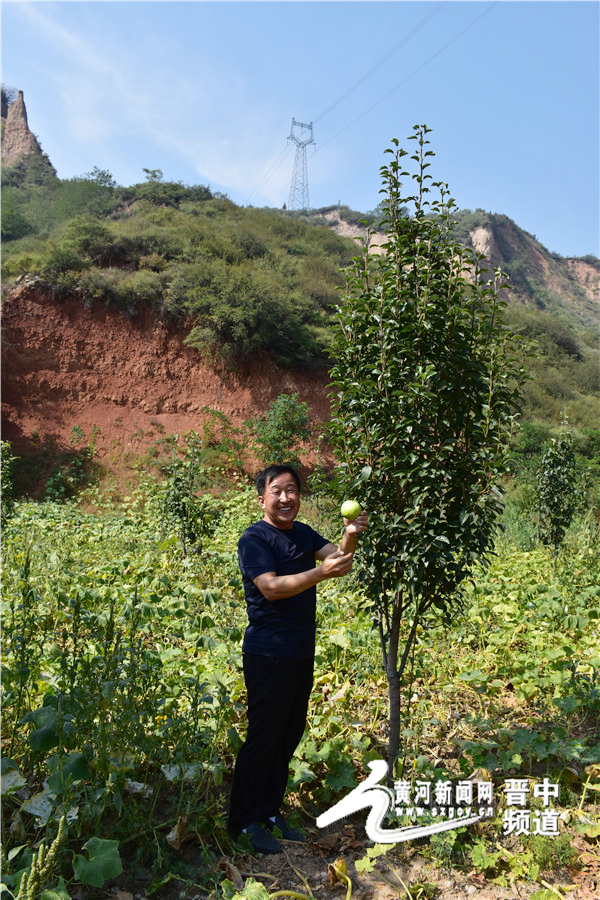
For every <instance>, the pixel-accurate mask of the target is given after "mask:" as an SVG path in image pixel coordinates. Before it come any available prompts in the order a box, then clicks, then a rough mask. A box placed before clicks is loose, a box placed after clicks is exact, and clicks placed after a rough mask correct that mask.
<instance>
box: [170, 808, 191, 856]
mask: <svg viewBox="0 0 600 900" xmlns="http://www.w3.org/2000/svg"><path fill="white" fill-rule="evenodd" d="M187 823H188V816H180V817H179V819H178V820H177V824H176V825H175V827H174V828H172V829H171V831H170V832H169V833H168V835H167V838H166V840H167V844H169V845H170V846H171V847H172V848H173V850H179V848H180V847H181V844H182V842H183V836H184V834H185V829H186V827H187Z"/></svg>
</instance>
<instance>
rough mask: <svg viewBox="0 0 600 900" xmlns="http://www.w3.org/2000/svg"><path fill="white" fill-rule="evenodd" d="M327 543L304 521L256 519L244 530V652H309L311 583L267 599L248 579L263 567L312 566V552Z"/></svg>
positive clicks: (281, 571) (279, 570) (285, 571)
mask: <svg viewBox="0 0 600 900" xmlns="http://www.w3.org/2000/svg"><path fill="white" fill-rule="evenodd" d="M328 543H329V541H327V540H325V538H324V537H321V535H320V534H318V533H317V532H316V531H314V530H313V529H312V528H311V527H310V525H306V524H304V522H294V525H293V527H292V528H290V529H286V528H276V527H275V525H271V524H270V523H269V522H265V521H264V519H261V521H260V522H255V523H254V525H251V526H250V528H247V529H246V531H245V532H244V533H243V535H242V536H241V538H240V540H239V543H238V559H239V563H240V570H241V572H242V581H243V584H244V594H245V596H246V609H247V612H248V627H247V628H246V632H245V634H244V642H243V645H242V650H243V651H244V652H245V653H258V654H260V655H261V656H279V657H286V658H288V659H302V658H307V657H310V656H313V655H314V652H315V630H316V625H315V621H316V609H317V587H316V585H313V586H312V587H310V588H307V590H305V591H302V593H300V594H296V595H295V596H294V597H284V598H282V599H281V600H267V599H266V598H265V597H263V595H262V594H261V592H260V591H259V590H258V588H257V587H256V585H255V584H254V582H253V580H252V579H253V578H256V577H257V576H258V575H264V573H265V572H275V574H276V575H296V574H298V573H299V572H306V571H307V569H314V567H315V553H316V552H317V551H318V550H320V549H321V548H322V547H324V546H325V544H328Z"/></svg>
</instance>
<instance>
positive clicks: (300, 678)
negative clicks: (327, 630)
mask: <svg viewBox="0 0 600 900" xmlns="http://www.w3.org/2000/svg"><path fill="white" fill-rule="evenodd" d="M244 679H245V682H246V689H247V692H248V732H247V734H246V740H245V742H244V744H243V746H242V747H241V748H240V751H239V753H238V757H237V760H236V764H235V769H234V773H233V785H232V788H231V799H230V807H229V825H228V828H229V832H230V833H231V834H232V835H233V836H234V837H237V835H238V834H239V833H240V831H241V830H242V828H245V827H246V826H247V825H249V824H250V823H251V822H264V821H265V820H266V819H267V818H268V817H269V816H275V815H276V814H277V813H278V812H279V809H280V806H281V803H282V800H283V795H284V793H285V788H286V785H287V780H288V774H289V765H290V760H291V758H292V756H293V755H294V751H295V749H296V747H297V746H298V744H299V743H300V740H301V738H302V734H303V732H304V728H305V726H306V714H307V711H308V700H309V697H310V692H311V689H312V683H313V659H312V657H311V658H310V659H281V658H279V657H274V656H259V655H258V654H255V653H244Z"/></svg>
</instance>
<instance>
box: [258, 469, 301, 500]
mask: <svg viewBox="0 0 600 900" xmlns="http://www.w3.org/2000/svg"><path fill="white" fill-rule="evenodd" d="M284 472H289V473H290V475H291V476H292V478H293V479H294V481H295V482H296V484H297V485H298V490H299V491H300V490H302V485H301V484H300V476H299V475H298V473H297V472H296V470H295V468H294V467H293V466H290V465H288V464H287V463H282V464H281V465H273V466H267V468H266V469H263V470H262V472H259V473H258V475H257V477H256V491H257V493H258V496H259V497H262V496H263V494H264V492H265V488H266V486H267V485H268V484H269V482H271V481H273V479H274V478H277V476H278V475H282V474H283V473H284Z"/></svg>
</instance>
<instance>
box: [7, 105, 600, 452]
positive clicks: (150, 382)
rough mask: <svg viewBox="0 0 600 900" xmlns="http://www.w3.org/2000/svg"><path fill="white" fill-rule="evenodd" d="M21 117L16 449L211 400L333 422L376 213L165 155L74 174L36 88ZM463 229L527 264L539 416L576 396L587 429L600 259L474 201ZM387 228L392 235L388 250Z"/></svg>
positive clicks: (192, 416) (12, 275) (11, 235)
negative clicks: (30, 113) (299, 204)
mask: <svg viewBox="0 0 600 900" xmlns="http://www.w3.org/2000/svg"><path fill="white" fill-rule="evenodd" d="M15 109H16V110H17V112H16V113H13V110H15ZM17 113H18V115H17ZM11 122H13V125H12V126H11V124H10V123H11ZM14 123H16V124H17V125H18V129H17V130H19V129H20V134H21V138H22V143H21V145H20V146H21V150H20V151H19V152H18V153H17V154H16V155H14V156H11V157H10V158H9V157H8V156H6V154H5V166H4V167H3V172H2V178H3V188H2V195H3V198H2V199H3V210H2V212H3V216H2V230H3V241H4V253H3V266H2V274H3V297H4V302H3V307H2V319H3V326H2V327H3V355H2V364H3V396H2V400H3V405H2V406H3V435H4V438H5V439H7V440H10V441H11V442H13V446H14V449H15V451H16V452H18V453H19V454H33V455H39V454H41V453H42V452H43V451H44V449H45V452H46V453H50V452H51V450H52V448H53V451H52V452H58V450H60V449H61V448H62V449H65V448H68V446H69V439H70V435H71V432H72V429H73V428H74V427H77V426H78V427H80V428H81V429H83V431H84V432H85V433H86V434H89V433H90V432H91V430H92V429H93V426H94V425H96V426H97V427H98V428H99V429H100V431H99V434H98V436H97V447H98V448H100V449H101V450H102V452H103V453H105V454H108V453H109V451H110V452H111V453H113V455H114V453H115V452H116V451H115V448H116V447H119V448H120V451H119V452H121V453H122V454H126V453H133V452H134V451H136V450H140V448H143V447H144V446H145V445H151V444H152V443H153V442H156V440H157V436H159V435H161V434H164V433H173V432H182V431H189V430H191V429H195V430H199V429H200V427H201V422H202V420H203V417H206V415H207V413H206V408H210V409H213V410H217V411H220V412H222V413H224V414H225V415H227V416H228V417H230V419H231V423H232V426H233V427H236V426H241V425H242V423H243V422H244V421H245V420H246V419H247V418H249V417H253V416H256V415H259V414H261V413H263V412H264V410H265V408H266V407H267V406H268V404H269V403H270V402H271V401H272V400H274V399H275V398H276V397H277V395H278V394H280V393H282V392H298V393H299V395H300V398H301V399H302V400H305V401H306V402H307V403H308V404H309V406H310V407H311V409H312V415H313V424H314V426H315V432H318V430H319V428H320V426H321V425H322V423H323V422H324V421H325V420H326V418H327V416H328V412H329V406H328V401H327V396H326V392H327V354H326V349H327V345H328V340H329V326H330V322H331V314H332V310H333V308H334V306H335V304H336V301H337V297H338V289H339V287H340V286H341V285H342V283H343V277H342V274H341V270H342V269H343V267H344V266H345V265H347V264H348V262H349V260H350V258H351V257H352V256H353V255H355V254H356V250H357V241H358V242H360V241H361V240H364V237H365V234H366V231H365V229H364V226H363V225H362V224H361V220H363V218H364V217H363V215H362V214H361V213H358V212H354V211H352V210H350V209H349V208H348V207H329V208H326V209H323V210H314V211H311V212H310V214H309V215H303V214H297V213H289V212H285V211H282V210H274V209H255V208H252V207H248V208H242V207H238V206H236V205H235V204H233V203H232V202H231V201H230V200H229V199H228V198H227V197H224V196H222V195H219V194H213V193H212V192H211V191H210V189H209V188H207V187H205V186H203V185H193V186H187V185H183V184H181V183H178V182H177V183H173V182H164V181H163V180H162V173H160V172H159V171H158V170H157V171H146V172H145V174H146V180H145V181H144V182H141V183H139V184H136V185H133V186H131V187H121V186H118V185H116V183H115V182H114V180H113V179H112V176H111V175H110V173H109V172H106V171H102V170H98V169H94V171H92V172H90V173H87V174H86V175H84V176H81V177H80V178H74V179H66V180H61V179H58V178H57V177H56V175H55V173H54V170H53V169H52V167H51V165H49V167H48V165H46V162H45V158H44V156H43V154H42V151H41V148H40V147H39V144H38V143H37V141H36V143H35V144H33V143H31V141H29V143H28V140H29V139H28V138H27V136H26V134H25V132H24V128H25V126H26V128H27V129H28V125H27V118H26V111H25V107H24V103H23V102H22V95H19V97H18V99H17V101H15V102H14V103H12V104H11V105H9V106H8V113H7V116H6V121H5V125H4V129H3V153H4V147H5V146H6V145H7V144H6V142H7V140H9V139H10V140H12V138H11V129H12V132H14V130H15V125H14ZM7 129H8V131H7ZM24 134H25V136H24ZM32 137H33V136H32ZM10 140H9V144H8V146H9V147H11V146H12V144H11V143H10ZM23 148H25V150H23ZM48 164H49V161H48ZM371 218H372V216H371ZM456 229H457V232H456V233H457V237H458V238H459V239H460V241H461V242H462V243H464V244H466V245H469V246H471V247H472V248H473V249H475V250H476V251H477V252H479V253H481V254H483V255H484V256H485V257H486V258H487V259H488V260H489V262H490V265H491V266H493V267H495V266H498V265H499V266H501V267H502V269H503V271H505V272H506V273H507V274H508V275H509V276H510V281H509V289H508V291H507V299H508V301H509V304H508V308H507V321H508V324H509V327H511V328H512V329H514V330H515V331H519V332H521V333H523V334H525V335H526V336H528V337H530V338H532V339H533V340H535V341H536V347H537V350H536V352H535V353H533V352H532V353H531V355H530V358H529V361H528V365H529V369H530V371H531V374H532V379H531V381H530V383H529V385H528V387H527V391H526V396H525V401H524V407H523V416H524V418H525V419H528V420H530V421H535V422H541V423H544V424H545V425H547V426H550V427H552V426H556V425H557V424H558V423H559V422H560V419H561V416H562V414H563V412H564V411H566V412H567V413H568V416H569V420H570V422H571V424H572V425H573V426H575V427H576V428H581V429H586V428H587V429H595V428H597V427H598V422H599V421H600V263H599V261H598V260H597V259H596V258H595V257H585V258H576V259H565V258H562V257H560V256H558V255H556V254H551V253H549V252H548V251H547V250H546V249H545V248H544V247H543V246H542V245H541V244H540V243H539V242H538V241H537V240H536V239H535V238H534V237H533V236H532V235H529V234H527V233H526V232H524V231H523V230H522V229H520V228H519V227H518V226H517V225H516V224H515V223H514V222H512V221H511V220H510V219H509V218H508V217H507V216H504V215H496V214H492V213H486V212H484V211H482V210H476V211H475V212H471V211H469V210H464V211H460V212H458V213H457V215H456ZM382 240H383V238H382V236H381V235H379V234H377V233H375V234H374V237H373V241H372V250H373V252H380V249H379V245H380V244H381V243H382ZM48 448H51V449H50V450H49V449H48ZM310 460H311V457H310V456H309V461H310Z"/></svg>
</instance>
